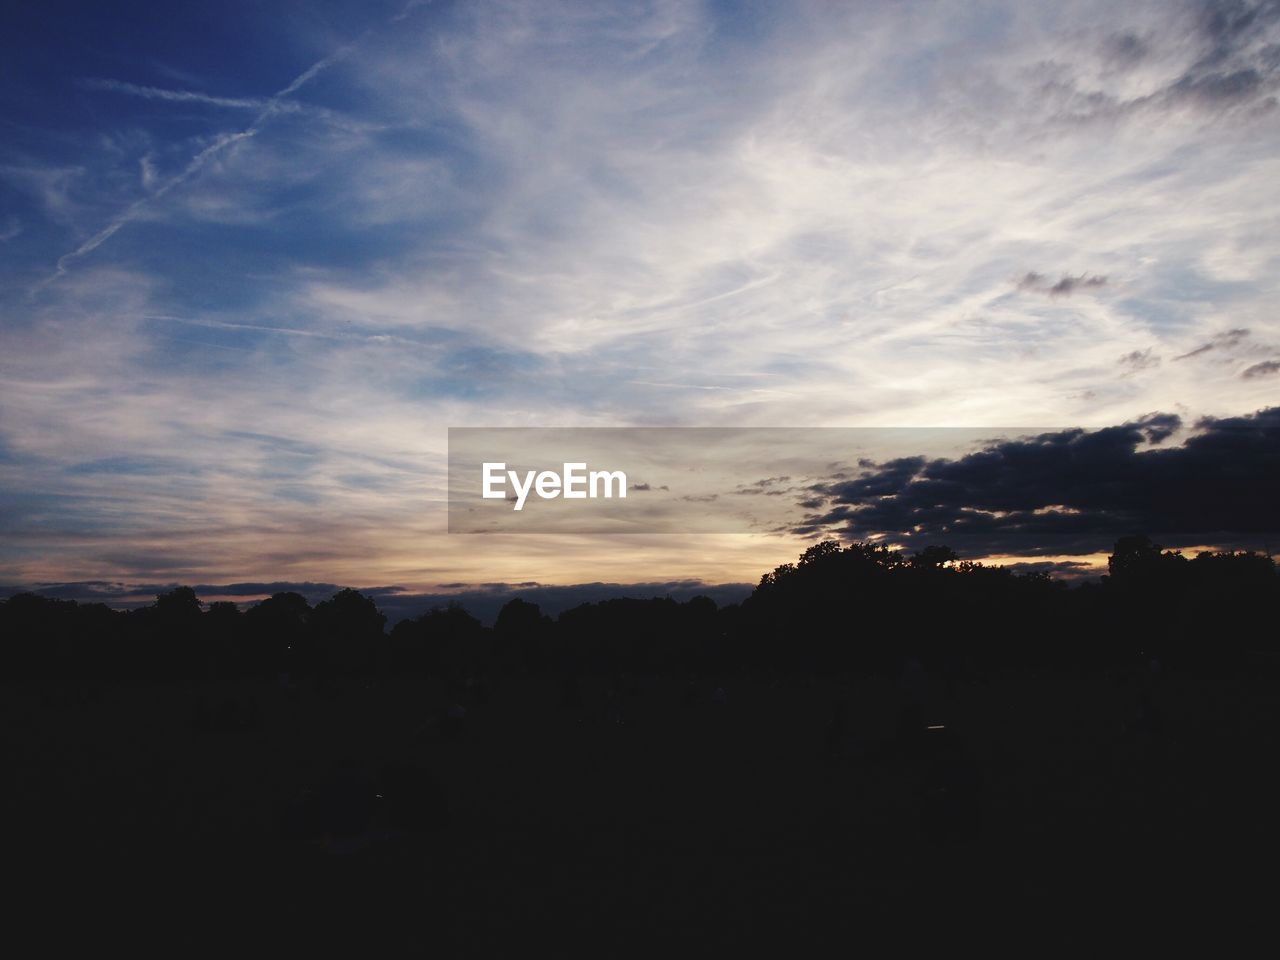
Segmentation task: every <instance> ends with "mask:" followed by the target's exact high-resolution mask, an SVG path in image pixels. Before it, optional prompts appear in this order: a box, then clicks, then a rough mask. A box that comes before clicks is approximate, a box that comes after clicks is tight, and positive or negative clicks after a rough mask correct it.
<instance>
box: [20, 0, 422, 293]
mask: <svg viewBox="0 0 1280 960" xmlns="http://www.w3.org/2000/svg"><path fill="white" fill-rule="evenodd" d="M420 5H421V0H410V3H409V4H408V5H406V6H405V7H404V9H403V10H401V12H400V13H399V14H397V15H396V16H395V17H392V18H391V20H390V21H389V22H393V23H394V22H396V21H398V20H402V19H404V17H406V16H408V14H409V13H410V11H412V10H413V9H414V8H416V7H418V6H420ZM371 29H372V28H370V29H368V30H365V31H364V32H363V33H362V34H360V36H359V37H358V38H357V39H355V40H353V41H352V42H350V43H348V44H346V45H345V46H343V47H340V48H339V49H337V50H335V51H334V52H333V53H331V54H329V55H328V56H327V57H324V58H322V59H320V60H317V61H316V62H315V63H313V64H312V65H311V66H309V67H307V69H306V70H304V71H302V73H300V74H298V75H297V76H296V77H294V78H293V80H292V81H291V82H290V83H289V84H288V85H287V86H285V87H284V88H283V89H281V90H280V91H279V92H278V93H276V94H275V95H273V96H272V97H270V98H269V99H267V100H265V101H257V102H256V104H255V105H260V110H259V112H258V115H257V116H256V117H255V118H254V120H253V123H251V124H249V126H247V127H245V128H244V129H243V130H240V131H239V132H237V133H225V134H221V135H220V136H219V137H218V138H217V139H216V140H214V141H213V143H211V144H210V145H209V146H207V147H205V148H204V149H203V150H201V151H200V152H199V153H197V154H196V155H195V156H194V157H192V158H191V160H190V162H188V163H187V165H186V166H185V167H184V168H183V169H182V172H181V173H178V174H177V175H175V176H174V177H172V178H170V179H169V180H167V181H165V183H164V184H162V185H161V186H160V188H159V189H157V190H156V191H155V192H154V193H151V194H150V195H148V196H145V197H142V198H140V199H138V200H135V201H134V202H133V203H131V204H129V206H127V207H126V208H125V209H124V210H123V211H122V212H121V213H119V214H117V215H116V216H115V217H114V218H112V220H111V221H110V222H109V223H108V224H107V225H106V226H105V227H103V228H102V229H101V230H99V231H98V232H97V233H95V234H94V235H93V236H92V237H90V238H89V239H88V240H86V241H85V242H84V243H82V244H80V246H78V247H76V249H74V250H72V251H71V252H70V253H65V254H63V255H62V256H61V257H59V258H58V263H57V268H56V269H55V270H54V272H53V273H51V274H50V275H49V276H48V277H46V278H45V279H44V280H42V281H41V282H40V283H38V284H37V285H36V286H35V288H34V289H33V290H32V291H31V292H32V294H35V293H38V292H39V291H41V290H43V289H44V288H45V287H47V286H48V285H49V284H51V283H53V282H54V281H55V280H57V279H58V278H59V277H61V276H63V275H64V274H65V273H66V272H67V268H68V267H69V266H70V265H71V264H72V263H74V262H75V261H76V260H79V259H80V258H81V257H83V256H85V255H86V254H89V253H92V252H93V251H94V250H96V249H97V248H98V247H100V246H102V245H103V244H104V243H106V242H107V241H108V240H110V239H111V238H112V237H113V236H114V235H115V234H116V233H117V232H118V231H119V230H120V228H121V227H123V226H124V225H125V224H126V223H128V222H129V221H130V220H134V219H136V218H137V216H138V215H139V214H140V213H141V212H142V211H143V210H145V209H146V208H147V206H149V205H150V204H151V203H152V202H153V201H155V200H158V199H160V198H161V197H163V196H164V195H165V194H167V193H168V192H169V191H170V190H172V189H173V188H174V187H177V186H179V185H181V184H183V183H185V182H186V181H187V180H189V179H191V178H192V177H193V176H195V175H196V174H197V173H198V172H199V171H200V169H201V167H203V166H204V165H205V164H206V163H208V162H209V159H210V158H211V157H214V156H216V155H217V154H219V153H221V152H222V151H223V150H225V149H226V148H227V147H229V146H231V145H232V144H234V143H238V142H240V141H241V140H248V139H249V138H250V137H253V136H255V135H256V134H257V133H258V131H260V130H261V129H262V128H263V126H264V125H265V124H266V123H267V121H268V120H270V119H271V118H272V117H273V116H275V115H276V114H278V113H280V112H281V111H282V110H287V109H291V106H290V105H288V104H286V103H285V102H284V98H285V97H288V96H290V95H292V94H294V93H296V92H297V91H298V90H299V89H301V88H302V87H303V86H304V85H306V84H307V83H309V82H310V81H311V80H313V79H314V78H315V77H316V76H317V75H318V74H320V73H322V72H324V71H325V70H327V69H328V68H329V67H331V66H333V64H335V63H337V62H338V61H339V60H341V59H342V58H344V57H345V56H347V54H349V53H350V52H351V51H352V50H353V49H354V48H355V46H356V45H357V44H358V43H359V42H360V41H361V40H363V39H364V38H365V37H366V36H368V35H369V33H370V32H371ZM100 83H101V84H102V85H104V86H106V87H108V88H110V89H118V90H121V91H123V92H128V93H137V94H139V95H140V96H147V97H153V98H155V99H162V100H190V101H197V100H198V101H201V102H208V103H216V104H217V105H219V106H233V105H234V106H248V105H249V104H250V103H255V102H254V101H250V100H233V99H229V98H222V97H206V96H205V95H204V94H188V93H186V92H185V91H172V90H162V89H160V88H159V87H139V86H135V85H134V84H128V83H122V82H118V81H111V80H107V81H100Z"/></svg>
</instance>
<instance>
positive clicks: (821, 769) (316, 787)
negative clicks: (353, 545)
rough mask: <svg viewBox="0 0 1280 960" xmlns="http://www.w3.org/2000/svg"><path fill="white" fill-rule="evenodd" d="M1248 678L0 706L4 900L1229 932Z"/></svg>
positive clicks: (1247, 885) (170, 935)
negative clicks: (7, 892)
mask: <svg viewBox="0 0 1280 960" xmlns="http://www.w3.org/2000/svg"><path fill="white" fill-rule="evenodd" d="M1277 679H1280V670H1277V665H1276V663H1275V662H1274V661H1272V660H1271V659H1268V658H1267V657H1264V656H1262V655H1256V656H1251V657H1245V658H1244V659H1243V660H1241V661H1240V662H1238V663H1233V664H1231V665H1221V664H1220V665H1218V666H1216V667H1214V669H1213V670H1212V671H1191V670H1187V669H1186V668H1182V669H1180V670H1177V671H1171V670H1170V669H1169V668H1168V667H1167V666H1165V665H1162V664H1151V663H1145V662H1135V663H1133V664H1131V665H1129V666H1128V667H1126V668H1122V669H1121V668H1111V669H1108V670H1105V671H1104V670H1097V671H1092V672H1079V671H1067V670H1062V671H1054V670H1042V671H1039V672H1034V671H1030V670H1019V671H1008V672H1001V671H984V672H965V671H960V672H956V673H954V674H953V675H951V676H950V677H946V676H941V675H938V674H928V675H920V674H917V673H915V672H914V669H913V667H911V666H908V668H907V669H906V670H905V671H904V673H902V674H900V675H896V676H892V677H889V676H883V675H871V676H854V677H847V678H816V679H815V678H808V677H803V676H799V677H795V676H793V677H785V678H782V679H775V678H765V677H751V676H745V675H729V676H723V677H717V678H709V679H706V678H704V679H702V680H700V681H697V682H691V681H689V680H688V679H687V678H681V679H677V678H669V677H667V678H657V677H623V678H583V679H582V680H581V682H580V684H579V685H578V686H577V687H576V689H575V688H574V687H573V686H572V685H571V684H567V683H566V681H565V679H564V678H563V677H561V676H558V675H543V676H524V677H519V676H516V677H494V678H490V679H488V680H485V681H481V682H476V683H472V684H470V685H469V686H463V685H458V684H454V685H448V684H445V683H444V682H442V681H438V680H424V679H422V678H420V677H414V678H405V677H383V678H380V679H373V680H370V679H364V678H362V679H352V680H349V681H345V682H330V683H327V684H326V683H318V682H317V681H314V680H307V681H304V682H302V683H299V684H298V685H297V686H296V687H295V688H294V689H286V688H284V687H282V686H281V685H280V684H278V683H266V682H261V681H256V682H255V681H245V682H240V683H234V684H230V683H228V684H223V685H217V686H211V685H206V686H186V687H178V686H155V685H151V686H139V687H136V688H101V689H98V688H92V687H80V688H76V689H48V690H44V691H33V690H30V689H26V690H21V691H15V690H9V691H6V694H5V701H4V702H5V707H4V711H5V713H4V718H3V719H4V724H3V729H4V738H5V741H6V744H5V747H6V750H7V752H8V754H9V756H10V757H12V758H13V759H12V760H11V761H10V762H11V763H12V764H13V769H14V770H15V772H16V777H15V784H14V787H13V788H12V789H11V790H10V791H9V793H8V794H7V798H8V806H9V809H8V810H7V811H6V821H7V822H8V824H9V826H10V830H11V838H12V841H13V842H12V843H11V845H10V853H11V857H10V864H11V865H13V866H17V869H16V870H14V872H13V875H15V876H18V877H21V878H22V884H21V885H22V887H23V888H24V899H26V900H28V901H29V906H24V910H25V909H28V908H37V907H42V908H45V909H49V908H52V912H53V913H54V914H55V915H56V916H57V917H58V918H59V919H58V920H56V921H54V922H53V923H52V924H51V925H47V926H46V927H45V928H44V942H45V943H46V944H55V943H57V942H59V941H61V940H62V939H64V938H74V937H77V936H89V937H91V938H93V939H96V940H97V941H98V942H100V943H105V942H113V941H114V942H117V943H124V944H128V945H130V947H131V948H132V949H135V950H137V949H146V948H147V947H148V946H155V945H159V946H162V947H164V948H166V949H169V950H173V951H177V952H179V953H181V952H186V951H188V950H191V949H194V948H199V947H201V946H210V945H226V946H238V947H239V948H243V949H247V950H249V951H250V952H257V950H260V949H283V950H290V951H293V950H302V949H306V948H311V947H321V948H325V949H326V950H329V949H334V948H341V949H344V950H345V949H350V950H353V951H354V950H358V951H360V952H361V953H362V954H364V953H367V952H369V951H378V950H382V949H385V948H388V947H390V946H391V945H393V944H394V945H396V946H399V945H403V944H406V943H407V944H408V945H409V946H411V947H417V948H420V949H421V951H422V952H432V953H438V954H440V955H446V956H509V955H513V954H516V953H521V954H523V953H524V952H526V951H529V952H537V953H541V952H544V951H547V950H549V951H551V953H552V954H553V955H563V954H566V953H580V954H587V955H592V956H610V955H618V954H627V955H652V954H654V953H657V952H659V951H662V952H666V953H675V954H678V955H687V954H690V953H707V952H710V953H711V954H712V955H720V954H724V953H730V952H733V953H746V952H748V951H750V952H752V953H755V952H758V951H759V950H760V949H761V948H762V947H765V948H767V949H768V950H769V952H786V951H800V952H801V953H808V952H809V951H810V950H811V949H813V948H816V947H818V946H819V945H828V946H829V945H835V946H839V945H840V944H844V945H846V946H847V945H850V944H853V943H857V942H858V938H859V937H860V936H861V935H862V934H863V932H864V931H866V930H867V929H868V928H869V927H871V926H873V925H875V926H879V925H881V924H882V923H884V922H885V921H889V922H890V923H891V924H896V925H897V927H896V929H897V930H898V934H899V936H900V937H902V938H906V939H913V938H914V937H916V936H918V935H920V934H921V933H925V932H932V933H935V934H936V933H940V932H942V933H945V931H947V930H952V929H958V928H957V927H954V926H953V924H954V923H955V922H957V921H956V918H958V917H963V918H966V919H967V921H969V922H971V923H974V922H976V923H977V924H978V925H980V926H987V927H989V928H990V929H992V930H995V929H999V928H1006V927H1007V926H1008V925H1009V924H1011V923H1012V922H1014V921H1015V920H1018V919H1027V918H1032V917H1037V918H1043V925H1042V926H1040V927H1039V929H1040V930H1041V934H1042V936H1043V937H1044V938H1045V940H1044V942H1046V943H1047V942H1050V941H1052V940H1054V939H1056V938H1057V937H1058V936H1059V935H1060V934H1061V932H1063V930H1064V928H1067V929H1074V930H1076V931H1080V930H1089V929H1091V928H1097V929H1098V930H1102V929H1105V927H1104V923H1105V922H1107V920H1108V918H1119V919H1122V920H1126V921H1128V922H1129V923H1130V924H1131V925H1136V926H1138V927H1142V926H1144V925H1150V926H1151V929H1153V930H1156V929H1159V930H1165V931H1168V930H1169V929H1171V928H1172V927H1171V925H1173V926H1176V925H1177V924H1180V923H1181V922H1182V921H1183V920H1184V919H1185V918H1187V917H1190V916H1197V917H1200V918H1202V919H1208V920H1211V921H1213V922H1220V923H1221V924H1222V928H1223V930H1238V929H1239V928H1240V926H1241V925H1242V924H1247V923H1249V922H1250V920H1251V919H1259V920H1260V919H1264V918H1265V917H1266V916H1267V915H1268V914H1269V912H1270V911H1271V910H1272V909H1273V903H1274V900H1273V898H1274V893H1275V889H1276V884H1275V881H1274V880H1273V879H1272V876H1271V874H1272V873H1273V871H1274V869H1275V860H1274V854H1275V852H1276V850H1277V846H1276V843H1275V841H1276V839H1277V832H1278V829H1280V827H1278V824H1280V811H1278V809H1277V805H1276V801H1277V799H1278V796H1280V794H1278V791H1277V773H1276V762H1277V757H1278V756H1280V754H1278V753H1277V746H1280V699H1277V696H1276V689H1277V687H1276V682H1277ZM717 688H719V690H720V692H717ZM453 703H458V704H460V705H461V706H463V707H465V710H466V715H465V718H457V717H454V718H450V717H449V716H448V715H447V708H448V707H449V706H450V705H451V704H453ZM456 712H457V711H455V713H456ZM15 853H16V857H13V856H12V855H13V854H15ZM103 917H105V918H106V919H105V920H102V919H92V920H91V919H90V918H103ZM110 931H117V933H111V932H110ZM119 931H123V933H120V932H119ZM118 936H119V937H123V938H124V939H117V937H118ZM1029 946H1032V944H1029Z"/></svg>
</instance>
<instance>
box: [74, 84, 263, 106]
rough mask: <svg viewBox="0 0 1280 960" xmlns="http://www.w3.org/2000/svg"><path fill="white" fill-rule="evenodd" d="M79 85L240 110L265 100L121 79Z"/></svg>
mask: <svg viewBox="0 0 1280 960" xmlns="http://www.w3.org/2000/svg"><path fill="white" fill-rule="evenodd" d="M81 86H85V87H89V88H90V89H93V90H111V91H113V92H115V93H127V94H130V95H131V96H135V97H144V98H145V99H147V100H167V101H169V102H170V103H204V104H208V105H209V106H212V107H231V108H234V109H241V110H261V109H262V108H263V107H265V106H266V105H267V101H266V100H263V99H262V98H261V97H215V96H212V95H211V94H207V93H199V92H197V91H192V90H166V89H164V88H162V87H145V86H141V85H140V84H136V83H126V82H125V81H123V80H97V79H90V80H84V81H81Z"/></svg>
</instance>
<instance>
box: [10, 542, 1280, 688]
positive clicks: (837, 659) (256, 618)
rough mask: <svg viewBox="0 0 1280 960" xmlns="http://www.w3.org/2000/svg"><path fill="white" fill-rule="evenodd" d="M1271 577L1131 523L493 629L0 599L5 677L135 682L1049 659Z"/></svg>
mask: <svg viewBox="0 0 1280 960" xmlns="http://www.w3.org/2000/svg"><path fill="white" fill-rule="evenodd" d="M1278 584H1280V578H1277V576H1276V570H1275V564H1274V562H1273V560H1272V559H1271V557H1270V556H1268V555H1266V554H1262V553H1256V552H1248V551H1245V552H1240V551H1219V552H1202V553H1199V554H1197V555H1196V556H1194V557H1188V556H1185V555H1183V554H1182V553H1180V552H1178V551H1171V550H1165V549H1163V548H1162V547H1160V546H1159V545H1158V544H1155V543H1153V542H1151V541H1150V540H1149V539H1148V538H1146V537H1143V536H1132V537H1126V538H1123V539H1121V540H1119V541H1118V542H1117V543H1116V544H1115V548H1114V550H1113V553H1112V555H1111V557H1110V560H1109V563H1108V574H1107V575H1106V576H1105V577H1103V578H1102V579H1101V580H1100V581H1098V582H1087V583H1083V584H1080V585H1077V586H1069V585H1068V584H1066V583H1064V582H1062V581H1057V580H1054V579H1051V578H1050V577H1049V576H1048V575H1047V574H1045V573H1043V572H1030V573H1019V572H1015V571H1012V570H1010V569H1008V568H1006V567H1000V566H986V565H984V564H981V563H976V562H971V561H965V560H960V559H959V558H958V557H957V556H956V554H955V553H954V552H953V551H951V550H950V549H949V548H947V547H941V546H936V547H928V548H926V549H924V550H921V551H918V552H915V553H911V554H908V553H906V552H904V551H899V550H893V549H890V548H888V547H886V546H884V545H880V544H875V543H867V542H860V543H853V544H849V545H847V546H842V545H841V544H839V543H837V542H835V541H824V542H821V543H818V544H815V545H814V546H812V547H810V548H809V549H807V550H805V551H804V553H802V554H801V555H800V557H799V558H798V559H797V561H796V562H795V563H788V564H783V565H782V566H779V567H777V568H775V569H774V570H773V571H771V572H769V573H767V574H765V575H764V576H763V577H761V579H760V583H759V584H758V586H757V587H756V588H755V590H754V591H753V592H752V593H751V595H750V596H749V597H747V599H746V600H744V601H743V602H742V603H741V604H732V605H729V606H725V607H717V605H716V604H715V602H714V601H712V600H710V599H709V598H707V597H695V598H693V599H691V600H688V601H685V602H677V601H675V600H672V599H670V598H652V599H630V598H619V599H614V600H606V601H603V602H597V603H584V604H582V605H580V606H577V607H574V608H572V609H569V610H566V611H564V612H563V613H561V614H560V615H559V617H557V618H555V619H553V618H551V617H549V616H547V615H545V614H544V613H542V611H541V609H540V608H539V607H538V605H537V604H535V603H531V602H529V601H527V600H524V599H519V598H517V599H513V600H511V601H509V602H508V603H507V604H506V605H505V606H504V607H503V608H502V609H501V611H500V612H499V614H498V617H497V619H496V622H495V623H494V625H493V626H492V627H486V626H484V625H482V624H481V623H480V621H479V620H477V619H476V618H475V617H473V616H472V615H471V614H469V613H468V612H467V611H466V610H465V609H464V608H463V607H461V606H459V605H457V604H452V605H449V606H446V607H438V608H435V609H432V610H429V611H427V612H425V613H423V614H422V615H421V616H418V617H414V618H411V619H406V620H402V621H401V622H399V623H397V624H395V625H394V627H393V628H392V629H390V630H387V629H386V626H387V624H386V618H385V616H384V615H383V614H382V613H381V612H379V610H378V608H377V605H376V603H375V602H374V601H373V600H372V599H371V598H369V597H367V596H364V595H363V594H361V593H360V592H358V591H356V590H351V589H347V590H341V591H339V592H338V593H336V594H335V595H334V596H333V597H331V598H330V599H328V600H325V601H323V602H321V603H317V604H315V605H314V606H313V605H311V604H310V603H309V602H308V601H307V600H306V599H305V598H304V597H303V596H302V595H300V594H298V593H292V592H285V593H277V594H275V595H273V596H271V597H270V598H268V599H266V600H263V601H261V602H259V603H256V604H254V605H252V606H250V607H249V608H248V609H245V610H242V609H241V608H240V607H239V606H237V605H236V604H234V603H231V602H228V601H216V602H213V603H209V604H203V603H202V602H201V601H200V599H199V598H198V597H197V596H196V593H195V591H194V590H192V589H191V588H190V587H178V588H176V589H174V590H170V591H168V592H166V593H162V594H160V595H159V596H157V597H156V600H155V602H154V603H153V604H151V605H149V606H146V607H141V608H138V609H133V610H116V609H112V608H110V607H108V606H106V605H105V604H101V603H78V602H76V601H73V600H59V599H52V598H48V597H43V596H39V595H37V594H34V593H20V594H17V595H15V596H12V597H10V598H9V599H7V600H4V601H0V635H3V637H4V641H3V650H2V653H0V656H2V657H3V667H4V672H5V676H6V677H8V678H9V680H10V682H15V681H16V682H30V683H44V682H59V681H75V680H82V681H84V682H91V683H104V682H108V683H109V682H118V683H146V682H173V681H187V682H200V681H209V680H218V679H232V678H247V677H266V678H271V679H273V680H274V679H277V678H280V679H283V678H286V677H287V678H289V679H290V681H292V680H295V679H300V678H303V677H309V676H313V677H320V678H338V677H352V676H371V675H376V674H379V673H387V672H399V673H413V674H422V675H438V676H444V677H450V678H455V679H456V678H461V677H472V676H480V675H484V674H488V673H537V672H546V671H553V672H560V673H566V672H567V673H613V674H617V673H623V672H626V673H636V674H654V673H668V674H681V675H684V674H697V675H708V674H714V673H723V672H732V671H738V670H757V671H781V672H795V671H802V672H811V673H820V672H833V671H858V670H874V669H891V668H892V667H893V665H894V664H896V663H899V662H901V660H902V658H903V657H904V656H917V657H922V658H932V659H934V660H966V661H984V660H985V661H989V662H1001V663H1009V662H1022V663H1063V662H1077V663H1082V662H1097V661H1099V660H1111V659H1117V658H1132V657H1138V656H1141V657H1149V656H1150V657H1156V656H1158V657H1163V658H1166V659H1168V660H1171V661H1174V660H1179V659H1186V658H1194V659H1195V660H1196V662H1198V663H1209V662H1210V661H1212V660H1214V659H1215V658H1220V657H1232V656H1236V655H1238V654H1240V653H1241V652H1242V651H1245V650H1257V649H1267V650H1274V649H1276V630H1275V621H1274V616H1275V610H1276V600H1277V599H1280V586H1278Z"/></svg>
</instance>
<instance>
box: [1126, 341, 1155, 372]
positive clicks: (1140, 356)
mask: <svg viewBox="0 0 1280 960" xmlns="http://www.w3.org/2000/svg"><path fill="white" fill-rule="evenodd" d="M1120 365H1121V366H1122V367H1128V368H1129V372H1130V373H1136V372H1137V371H1139V370H1150V369H1151V368H1152V367H1158V366H1160V358H1159V357H1158V356H1156V355H1155V354H1153V353H1152V352H1151V348H1150V347H1148V348H1147V349H1146V350H1132V351H1130V352H1129V353H1126V354H1125V355H1124V356H1123V357H1121V358H1120Z"/></svg>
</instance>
